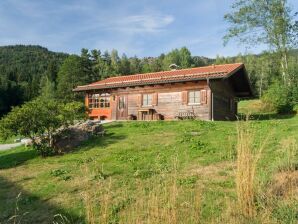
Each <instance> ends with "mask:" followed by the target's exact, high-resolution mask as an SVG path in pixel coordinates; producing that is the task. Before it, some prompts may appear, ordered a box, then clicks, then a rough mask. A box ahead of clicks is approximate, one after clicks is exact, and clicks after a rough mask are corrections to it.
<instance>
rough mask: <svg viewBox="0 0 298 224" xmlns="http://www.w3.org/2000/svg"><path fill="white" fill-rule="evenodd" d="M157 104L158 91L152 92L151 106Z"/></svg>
mask: <svg viewBox="0 0 298 224" xmlns="http://www.w3.org/2000/svg"><path fill="white" fill-rule="evenodd" d="M157 104H158V93H153V99H152V106H157Z"/></svg>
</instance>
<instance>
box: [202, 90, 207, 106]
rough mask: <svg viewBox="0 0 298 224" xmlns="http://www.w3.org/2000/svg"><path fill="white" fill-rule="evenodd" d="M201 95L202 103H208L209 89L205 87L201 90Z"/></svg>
mask: <svg viewBox="0 0 298 224" xmlns="http://www.w3.org/2000/svg"><path fill="white" fill-rule="evenodd" d="M200 95H201V96H200V97H201V104H206V103H207V91H206V90H205V89H203V90H201V91H200Z"/></svg>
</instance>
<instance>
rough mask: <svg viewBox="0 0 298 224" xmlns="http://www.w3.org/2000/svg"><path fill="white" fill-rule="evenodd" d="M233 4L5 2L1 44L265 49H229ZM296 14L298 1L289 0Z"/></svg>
mask: <svg viewBox="0 0 298 224" xmlns="http://www.w3.org/2000/svg"><path fill="white" fill-rule="evenodd" d="M232 2H233V0H0V30H1V32H0V45H1V46H4V45H14V44H25V45H27V44H31V45H41V46H43V47H46V48H48V49H49V50H51V51H58V52H66V53H74V54H80V51H81V49H82V48H87V49H99V50H101V51H105V50H109V51H110V50H112V49H116V50H118V52H119V54H120V55H121V54H123V53H125V54H126V55H128V56H135V55H137V56H139V57H147V56H158V55H160V54H161V53H166V52H169V51H170V50H172V49H174V48H180V47H183V46H186V47H187V48H188V49H189V50H190V51H191V53H192V55H197V56H206V57H213V58H214V57H216V56H217V55H220V56H234V55H237V54H238V53H259V52H260V51H262V50H263V49H264V46H254V47H252V48H249V49H247V48H245V47H243V46H240V45H239V44H237V43H236V42H234V41H233V42H230V43H229V44H228V45H227V46H225V47H224V46H223V41H222V37H223V36H224V34H225V32H226V30H227V27H228V24H227V23H226V22H225V21H224V19H223V16H224V15H225V14H226V13H227V12H229V10H230V6H231V4H232ZM289 3H290V5H291V6H292V7H293V10H294V11H298V1H297V0H289Z"/></svg>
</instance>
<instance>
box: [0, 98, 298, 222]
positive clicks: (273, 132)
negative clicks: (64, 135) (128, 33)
mask: <svg viewBox="0 0 298 224" xmlns="http://www.w3.org/2000/svg"><path fill="white" fill-rule="evenodd" d="M245 104H247V103H245ZM246 107H247V105H244V107H242V105H240V107H239V108H246ZM237 125H238V123H237V122H220V121H218V122H203V121H168V122H114V123H110V124H105V129H106V131H107V134H106V135H105V136H104V137H97V138H93V139H91V140H89V141H88V142H86V143H84V145H82V146H81V147H80V148H78V149H77V150H76V151H74V152H73V153H69V154H66V155H63V156H56V157H50V158H40V157H39V156H38V155H37V154H36V152H35V151H34V150H33V149H30V148H25V147H19V148H17V149H14V150H10V151H3V152H0V186H1V187H0V223H6V221H7V220H8V219H9V218H10V217H12V216H13V215H15V214H17V215H18V218H22V222H21V223H52V222H53V220H54V219H56V220H60V221H61V222H60V223H63V221H62V219H64V218H63V217H66V218H67V219H68V220H69V223H84V222H85V220H86V216H88V214H87V215H86V210H87V211H88V210H89V211H93V210H92V208H94V211H93V213H94V214H96V213H97V211H98V210H100V209H99V208H100V206H102V205H103V204H104V203H106V204H107V203H110V204H112V205H111V206H110V207H109V208H111V212H108V213H112V215H111V216H110V220H109V223H119V222H120V223H125V222H123V221H121V220H122V219H121V218H122V217H124V216H125V214H128V213H129V214H132V213H131V212H132V211H133V210H134V209H136V208H137V207H138V204H137V203H138V201H139V199H140V198H142V197H144V195H148V194H150V193H148V192H150V189H151V187H153V185H154V186H156V185H160V184H161V183H162V182H161V181H162V180H164V179H163V178H164V177H166V176H172V175H173V173H175V183H177V186H178V187H177V189H179V192H181V195H182V196H181V198H179V199H178V200H181V203H180V204H179V206H180V205H181V204H183V202H184V201H187V198H189V195H192V194H194V193H196V192H199V195H200V196H199V197H200V203H199V205H198V207H199V219H200V223H211V222H214V223H217V221H216V220H220V218H221V217H222V216H223V215H224V213H225V211H226V210H227V207H228V206H229V205H228V204H229V203H228V202H229V201H235V198H236V192H235V177H234V176H235V157H236V149H235V145H236V140H237ZM250 126H251V128H252V129H253V132H254V134H253V136H251V137H252V138H253V139H254V144H255V146H256V148H258V146H259V145H261V144H262V143H264V142H265V147H264V151H263V152H262V155H261V160H260V162H259V165H258V169H257V176H258V180H259V182H260V184H259V185H260V189H263V190H264V189H266V186H267V185H268V183H269V182H270V180H271V179H272V176H273V175H274V174H275V173H277V172H278V171H279V169H280V168H281V167H282V166H283V164H285V163H286V162H287V161H286V160H287V158H286V155H287V154H286V147H287V145H289V144H290V143H291V142H296V143H297V142H298V116H296V115H287V116H280V117H276V116H275V117H274V119H273V118H272V119H270V117H264V119H263V120H254V121H252V122H251V124H250ZM296 146H297V144H296V145H295V146H294V147H296ZM295 150H297V148H296V149H295ZM296 155H297V154H296ZM296 159H297V157H296ZM296 162H297V160H296ZM19 193H21V195H20V196H19V197H18V195H19ZM100 194H103V195H109V199H106V200H100V199H98V200H97V197H98V198H101V196H100ZM93 199H94V200H93ZM143 200H146V199H143ZM16 202H17V204H18V207H19V210H17V211H15V207H16V206H15V204H16ZM152 204H154V203H153V202H152ZM90 205H91V207H90ZM296 205H297V204H296ZM134 206H135V207H134ZM181 206H184V205H181ZM185 206H186V205H185ZM107 207H108V206H107ZM187 208H188V207H187V206H186V207H185V209H184V210H186V211H187ZM295 209H297V208H295V206H292V205H291V206H289V205H288V204H287V203H286V202H285V203H283V202H280V204H279V207H278V208H277V210H276V211H275V212H274V214H275V218H276V220H278V221H280V222H279V223H290V222H291V221H293V220H294V219H295V215H297V214H296V213H295V212H296V210H295ZM182 210H183V209H182ZM24 213H26V214H24ZM57 214H61V215H63V217H62V218H61V217H58V216H57V217H56V218H54V216H55V215H57ZM184 217H185V216H184ZM293 217H294V218H293ZM91 218H92V217H91ZM296 218H297V216H296ZM88 219H89V220H90V217H89V218H88ZM119 220H120V221H119ZM177 220H178V222H177V223H190V222H189V221H187V222H186V221H185V222H183V220H182V219H181V217H179V215H178V217H177ZM179 220H180V221H179ZM64 223H67V222H66V221H65V222H64ZM144 223H146V222H144ZM152 223H153V222H152ZM194 223H195V222H194Z"/></svg>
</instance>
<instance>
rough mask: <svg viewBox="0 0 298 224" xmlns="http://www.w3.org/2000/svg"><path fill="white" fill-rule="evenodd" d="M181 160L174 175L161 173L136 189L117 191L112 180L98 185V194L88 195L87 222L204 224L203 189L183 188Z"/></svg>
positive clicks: (138, 185) (86, 198)
mask: <svg viewBox="0 0 298 224" xmlns="http://www.w3.org/2000/svg"><path fill="white" fill-rule="evenodd" d="M178 179H179V177H178V174H177V161H176V160H175V161H173V169H172V170H171V172H170V173H165V172H164V173H160V174H156V175H155V176H153V177H151V178H149V179H146V180H136V182H135V185H134V186H133V191H132V189H129V188H131V186H130V187H129V186H123V188H122V190H121V191H120V192H116V190H114V191H113V186H112V184H113V181H112V179H111V178H109V179H107V180H101V181H99V183H98V187H97V189H98V190H97V192H90V191H89V192H88V191H87V192H86V193H85V194H84V202H85V208H86V219H87V222H88V223H90V224H95V223H103V224H107V223H123V224H126V223H131V224H133V223H148V224H149V223H150V224H151V223H152V224H155V223H156V224H158V223H164V224H176V223H177V224H178V223H189V224H192V223H200V209H201V189H200V188H197V187H196V188H194V189H188V191H185V189H183V188H182V186H180V185H179V182H178Z"/></svg>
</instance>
